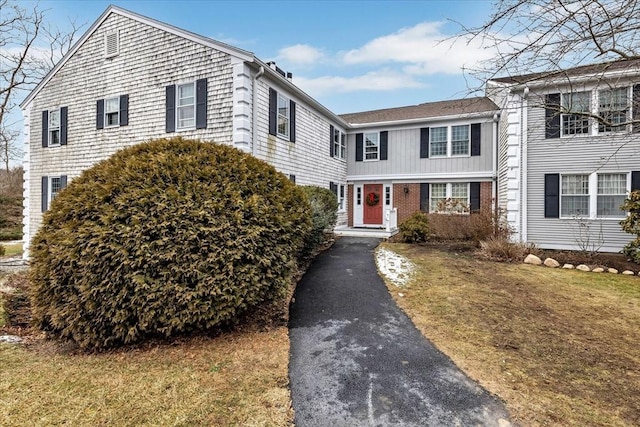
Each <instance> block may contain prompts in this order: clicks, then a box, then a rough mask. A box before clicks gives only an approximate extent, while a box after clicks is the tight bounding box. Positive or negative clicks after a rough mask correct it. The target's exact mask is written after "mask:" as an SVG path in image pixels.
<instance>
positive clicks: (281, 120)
mask: <svg viewBox="0 0 640 427" xmlns="http://www.w3.org/2000/svg"><path fill="white" fill-rule="evenodd" d="M289 114H290V113H289V98H287V97H286V96H284V95H282V94H281V93H278V135H280V136H283V137H285V138H289V120H290V115H289Z"/></svg>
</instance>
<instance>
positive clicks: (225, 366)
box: [0, 327, 293, 426]
mask: <svg viewBox="0 0 640 427" xmlns="http://www.w3.org/2000/svg"><path fill="white" fill-rule="evenodd" d="M38 342H39V344H34V346H32V347H31V348H29V349H25V348H23V347H19V346H11V345H7V344H0V360H2V363H0V425H3V426H20V425H41V426H42V425H70V426H101V425H117V426H195V425H245V426H286V425H291V424H292V419H293V416H292V409H291V400H290V395H289V390H288V372H287V371H288V358H289V352H288V350H289V340H288V331H287V328H286V327H280V328H278V329H274V330H271V331H268V332H242V333H240V332H238V333H231V334H225V335H223V336H220V337H218V338H215V339H213V338H193V339H188V340H183V341H180V342H176V345H170V344H162V345H157V346H155V347H150V346H147V347H146V348H138V349H130V350H128V351H119V352H113V353H105V354H94V355H86V354H84V355H70V354H61V352H60V351H58V348H57V347H55V346H53V345H52V344H51V343H48V342H46V341H38Z"/></svg>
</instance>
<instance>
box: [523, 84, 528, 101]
mask: <svg viewBox="0 0 640 427" xmlns="http://www.w3.org/2000/svg"><path fill="white" fill-rule="evenodd" d="M522 97H523V98H524V99H527V98H528V97H529V86H525V88H524V93H523V94H522Z"/></svg>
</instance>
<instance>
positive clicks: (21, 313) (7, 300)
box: [2, 273, 31, 328]
mask: <svg viewBox="0 0 640 427" xmlns="http://www.w3.org/2000/svg"><path fill="white" fill-rule="evenodd" d="M5 286H6V287H7V288H9V289H11V290H10V291H9V292H4V293H3V294H2V308H3V310H4V320H5V324H6V325H7V326H14V327H21V328H24V327H28V326H29V325H30V324H31V304H30V302H29V280H28V278H27V275H26V273H15V274H12V275H11V276H9V278H8V279H7V282H6V283H5Z"/></svg>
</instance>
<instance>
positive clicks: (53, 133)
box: [48, 110, 60, 147]
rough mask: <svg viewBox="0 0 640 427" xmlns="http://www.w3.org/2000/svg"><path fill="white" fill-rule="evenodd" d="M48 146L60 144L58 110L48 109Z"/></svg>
mask: <svg viewBox="0 0 640 427" xmlns="http://www.w3.org/2000/svg"><path fill="white" fill-rule="evenodd" d="M48 129H49V147H55V146H58V145H60V110H49V124H48Z"/></svg>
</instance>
